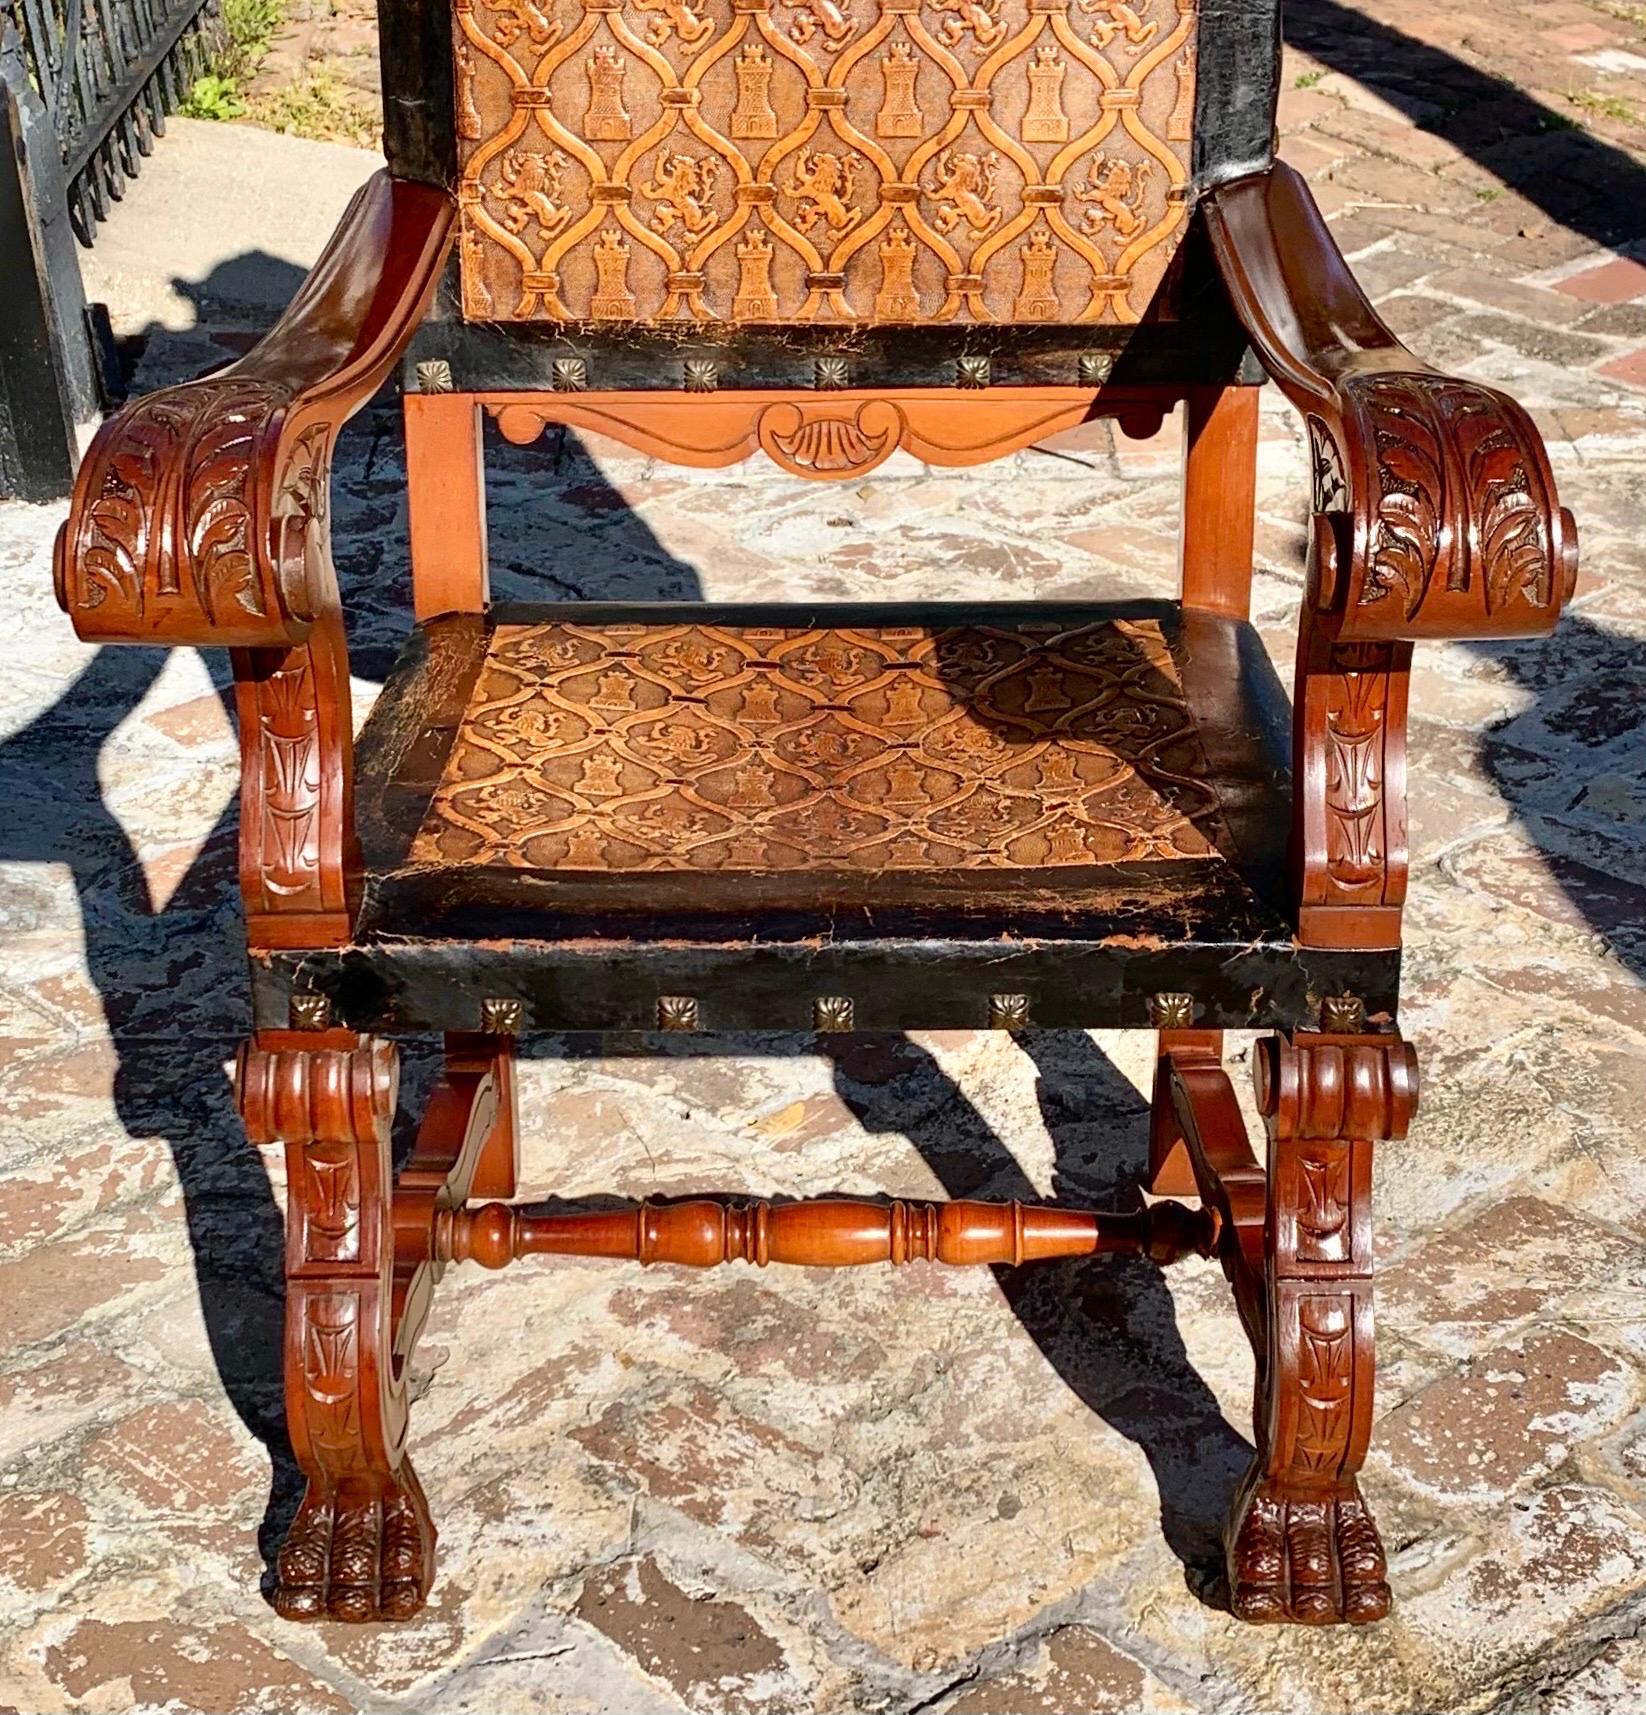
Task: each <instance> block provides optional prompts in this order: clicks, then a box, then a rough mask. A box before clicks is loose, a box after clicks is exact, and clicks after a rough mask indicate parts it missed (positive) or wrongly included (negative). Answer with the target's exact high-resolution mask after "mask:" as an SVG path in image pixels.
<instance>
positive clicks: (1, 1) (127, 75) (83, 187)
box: [0, 0, 222, 244]
mask: <svg viewBox="0 0 1646 1715" xmlns="http://www.w3.org/2000/svg"><path fill="white" fill-rule="evenodd" d="M0 13H10V14H11V17H12V19H13V22H14V23H15V25H16V27H17V29H18V32H19V34H20V35H21V37H22V41H23V52H24V56H25V59H26V61H27V64H28V70H29V77H30V81H31V82H32V83H33V85H34V87H35V89H36V90H37V91H38V92H39V95H40V99H41V102H42V104H43V105H44V107H45V110H46V113H47V115H48V116H49V121H50V124H51V128H52V131H53V134H54V136H55V138H56V142H57V149H58V156H59V160H60V162H61V179H62V183H63V187H64V196H65V200H66V202H67V204H68V208H69V211H70V214H71V216H72V218H73V221H74V229H75V232H76V234H77V235H78V237H79V238H80V241H81V242H82V243H83V244H89V243H90V242H91V240H92V234H93V231H94V229H95V226H96V223H97V222H98V221H100V220H102V219H103V218H104V217H105V216H106V215H107V213H108V205H109V203H110V201H111V200H114V199H116V198H118V197H119V195H120V191H121V187H122V186H123V185H124V184H125V182H126V180H127V179H130V178H135V177H136V175H137V171H138V163H139V159H140V157H142V156H144V155H146V154H148V153H149V151H150V150H151V149H152V148H153V147H154V139H155V138H156V137H157V136H160V135H161V134H163V133H164V131H165V129H166V115H167V114H168V113H172V112H175V111H176V109H177V107H178V106H179V105H180V104H181V102H182V101H183V100H184V98H185V97H186V96H187V95H188V93H189V90H190V89H191V88H192V87H193V85H194V80H195V79H196V78H197V77H199V76H200V75H201V74H202V73H203V72H204V71H205V70H206V68H207V65H208V63H209V61H210V59H211V56H212V54H213V52H214V51H215V49H216V47H217V45H218V41H219V36H220V31H221V13H222V0H0Z"/></svg>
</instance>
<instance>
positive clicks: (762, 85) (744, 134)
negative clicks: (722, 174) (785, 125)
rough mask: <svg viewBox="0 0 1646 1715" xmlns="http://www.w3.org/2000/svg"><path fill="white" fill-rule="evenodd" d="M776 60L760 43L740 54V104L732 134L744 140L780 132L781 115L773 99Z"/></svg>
mask: <svg viewBox="0 0 1646 1715" xmlns="http://www.w3.org/2000/svg"><path fill="white" fill-rule="evenodd" d="M771 86H772V62H771V59H770V57H769V56H768V55H767V53H766V50H765V49H764V48H762V47H761V45H760V44H759V43H758V42H750V43H749V45H748V46H747V47H746V48H744V49H743V50H742V52H741V53H739V54H738V56H737V107H736V108H735V110H734V111H733V113H732V135H733V136H734V137H736V138H738V139H740V140H746V139H751V138H756V137H775V136H776V135H777V115H776V113H774V112H773V111H772V101H771Z"/></svg>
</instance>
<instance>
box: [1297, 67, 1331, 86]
mask: <svg viewBox="0 0 1646 1715" xmlns="http://www.w3.org/2000/svg"><path fill="white" fill-rule="evenodd" d="M1325 75H1326V74H1325V72H1323V71H1305V72H1299V73H1298V76H1297V81H1296V83H1294V84H1293V86H1292V87H1293V88H1294V89H1313V88H1314V86H1315V85H1316V84H1317V83H1319V82H1320V80H1321V79H1322V78H1323V77H1324V76H1325Z"/></svg>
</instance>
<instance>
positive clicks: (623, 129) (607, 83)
mask: <svg viewBox="0 0 1646 1715" xmlns="http://www.w3.org/2000/svg"><path fill="white" fill-rule="evenodd" d="M626 63H627V62H626V61H625V60H624V59H623V57H622V56H621V55H620V54H619V53H618V52H617V50H616V49H615V48H613V47H611V46H610V45H609V44H607V43H605V42H602V43H601V44H600V45H599V46H598V47H596V49H595V50H594V52H593V53H592V54H590V56H589V58H588V62H587V71H588V74H589V105H588V110H587V111H586V112H585V113H584V115H583V135H584V136H585V137H587V138H588V139H589V141H590V142H591V143H626V142H627V141H628V140H629V139H630V138H631V137H632V136H633V135H634V121H633V120H632V119H631V118H630V117H629V115H628V113H627V112H626V111H625V110H624V107H623V67H624V65H625V64H626Z"/></svg>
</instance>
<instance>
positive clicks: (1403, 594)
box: [1206, 165, 1577, 643]
mask: <svg viewBox="0 0 1646 1715" xmlns="http://www.w3.org/2000/svg"><path fill="white" fill-rule="evenodd" d="M1206 214H1207V223H1208V226H1209V228H1210V232H1211V237H1212V242H1213V246H1214V248H1215V250H1216V253H1217V258H1218V262H1219V265H1220V267H1221V269H1222V273H1223V278H1224V283H1225V284H1226V286H1227V287H1228V289H1229V293H1230V296H1231V298H1232V299H1233V302H1234V307H1235V312H1236V314H1237V315H1238V316H1239V317H1240V319H1241V321H1242V322H1243V323H1244V325H1245V328H1246V332H1247V334H1248V336H1249V337H1250V339H1251V341H1252V344H1253V346H1254V347H1255V348H1256V350H1257V353H1258V355H1259V357H1261V359H1262V360H1263V363H1264V366H1265V367H1266V368H1267V369H1268V371H1269V373H1270V374H1271V375H1272V376H1273V377H1274V379H1275V380H1276V381H1277V382H1278V383H1279V384H1280V387H1281V389H1282V390H1283V391H1284V392H1285V394H1286V395H1287V397H1288V398H1289V399H1290V400H1291V401H1292V403H1293V404H1295V405H1296V406H1297V408H1298V409H1299V410H1300V411H1301V412H1302V413H1303V414H1304V417H1305V419H1306V421H1307V423H1308V428H1309V439H1310V445H1311V448H1312V452H1313V463H1314V501H1313V506H1314V523H1313V541H1312V543H1311V549H1310V568H1309V598H1310V600H1311V601H1312V603H1313V604H1314V606H1315V608H1316V610H1317V612H1318V613H1319V615H1320V619H1321V623H1322V625H1323V626H1324V628H1325V630H1326V632H1327V633H1328V634H1329V635H1330V636H1332V637H1333V638H1334V639H1335V640H1336V641H1338V642H1340V643H1355V642H1373V641H1390V640H1394V639H1411V640H1416V639H1420V638H1427V637H1518V636H1525V635H1529V634H1534V633H1538V632H1544V631H1548V630H1550V629H1551V628H1552V627H1553V625H1554V623H1555V621H1556V619H1557V618H1558V617H1559V614H1560V609H1561V606H1562V604H1563V603H1564V602H1565V601H1566V600H1567V599H1568V598H1569V597H1570V595H1571V593H1572V587H1573V585H1574V584H1575V582H1576V580H1577V531H1576V526H1575V525H1574V523H1573V520H1572V515H1571V513H1569V512H1568V511H1566V510H1565V508H1564V507H1562V506H1561V505H1560V503H1559V500H1558V498H1557V496H1556V494H1555V483H1554V477H1553V474H1552V473H1551V471H1550V469H1549V460H1548V455H1547V454H1546V453H1545V451H1544V448H1543V441H1542V438H1541V437H1540V436H1539V434H1538V432H1537V430H1536V428H1534V427H1533V425H1532V421H1531V419H1530V418H1529V417H1528V416H1527V415H1526V413H1525V411H1523V410H1522V409H1521V407H1520V406H1519V405H1517V404H1516V403H1515V402H1514V401H1513V400H1512V399H1509V398H1507V397H1506V396H1505V395H1503V394H1502V393H1499V392H1497V391H1495V390H1494V389H1493V388H1490V387H1486V386H1483V385H1482V384H1481V383H1479V382H1476V381H1462V380H1455V379H1453V378H1451V377H1448V376H1444V375H1441V374H1439V373H1438V372H1437V371H1435V370H1433V369H1431V368H1430V367H1429V366H1428V365H1427V364H1425V363H1423V362H1422V361H1421V360H1420V359H1418V358H1417V357H1415V356H1413V354H1412V353H1411V352H1409V351H1408V350H1407V349H1406V348H1405V346H1403V345H1402V344H1401V343H1400V341H1399V340H1398V339H1396V338H1395V336H1394V335H1393V334H1392V333H1391V332H1390V331H1389V329H1388V328H1386V327H1385V326H1384V325H1383V323H1382V322H1381V321H1380V320H1379V319H1378V316H1377V314H1376V312H1375V311H1374V310H1373V309H1372V307H1371V305H1370V304H1369V303H1368V302H1367V300H1366V297H1365V295H1364V294H1363V293H1362V292H1361V290H1360V287H1359V286H1358V285H1357V284H1356V282H1355V279H1354V276H1353V275H1352V274H1351V273H1350V272H1349V268H1348V265H1347V264H1346V263H1345V262H1344V260H1343V257H1342V255H1341V254H1340V252H1339V251H1338V248H1337V246H1336V244H1335V243H1334V242H1333V240H1332V237H1331V234H1330V232H1329V231H1328V230H1327V227H1326V223H1325V221H1324V220H1322V218H1321V215H1320V211H1319V209H1318V208H1316V206H1315V203H1314V199H1313V198H1312V197H1311V196H1310V195H1309V191H1308V187H1307V186H1306V185H1305V184H1304V182H1303V180H1302V179H1301V178H1300V177H1299V176H1298V174H1297V173H1296V172H1294V171H1293V170H1292V169H1291V168H1290V167H1286V166H1278V165H1277V166H1275V167H1274V168H1273V169H1272V170H1270V171H1269V172H1267V173H1262V174H1256V175H1253V176H1252V177H1250V178H1245V179H1239V180H1236V181H1234V182H1233V183H1230V184H1226V185H1220V186H1218V187H1217V188H1216V189H1214V190H1213V191H1211V192H1210V193H1209V194H1208V197H1207V200H1206Z"/></svg>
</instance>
